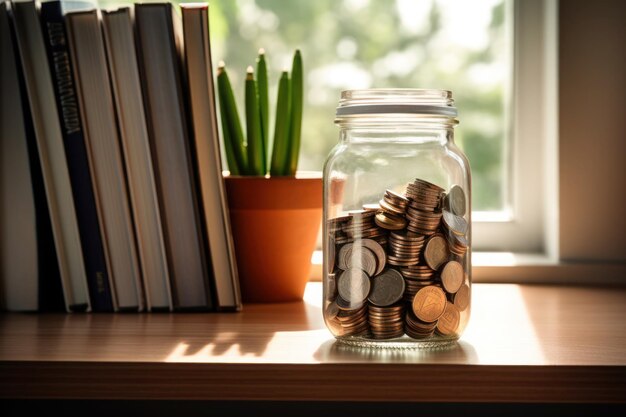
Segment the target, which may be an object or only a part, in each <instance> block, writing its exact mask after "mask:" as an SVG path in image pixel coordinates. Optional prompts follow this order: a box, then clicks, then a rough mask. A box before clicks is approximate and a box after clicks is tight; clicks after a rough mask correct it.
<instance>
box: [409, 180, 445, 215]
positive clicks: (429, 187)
mask: <svg viewBox="0 0 626 417" xmlns="http://www.w3.org/2000/svg"><path fill="white" fill-rule="evenodd" d="M443 191H444V190H443V188H441V187H439V186H437V185H435V184H432V183H430V182H428V181H424V180H420V179H419V178H418V179H416V180H415V181H414V182H412V183H411V184H409V185H408V186H407V188H406V196H407V198H408V199H409V207H411V208H414V209H416V210H420V211H438V209H439V208H440V207H441V197H442V195H443Z"/></svg>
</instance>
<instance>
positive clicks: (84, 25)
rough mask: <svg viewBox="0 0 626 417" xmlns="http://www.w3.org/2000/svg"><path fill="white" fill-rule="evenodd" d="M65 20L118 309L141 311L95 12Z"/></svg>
mask: <svg viewBox="0 0 626 417" xmlns="http://www.w3.org/2000/svg"><path fill="white" fill-rule="evenodd" d="M66 21H67V31H68V42H69V44H70V50H71V52H72V57H73V61H72V65H73V66H74V74H75V76H76V91H77V96H78V98H79V101H80V104H81V106H80V108H81V115H82V120H83V124H84V135H85V140H86V144H87V149H88V154H89V165H90V168H91V171H92V179H93V184H94V190H95V194H96V205H97V207H98V213H99V218H100V222H101V229H102V231H103V241H104V246H105V252H106V254H107V259H108V265H109V274H110V275H111V277H112V281H113V283H114V287H115V291H114V292H115V299H116V301H117V307H118V309H121V310H123V309H133V310H134V309H138V310H142V309H143V288H142V285H141V271H140V267H139V262H138V260H137V249H136V242H135V233H134V225H133V222H132V218H131V212H130V207H129V205H130V204H129V201H128V191H127V185H126V178H125V175H124V165H123V159H122V158H123V157H122V152H121V148H120V141H119V137H118V132H117V124H116V117H115V111H114V107H113V97H112V93H111V88H110V79H109V73H108V67H107V62H106V54H105V51H104V40H103V36H102V30H101V26H100V19H99V12H98V11H96V10H93V11H90V12H76V13H69V14H68V15H67V16H66Z"/></svg>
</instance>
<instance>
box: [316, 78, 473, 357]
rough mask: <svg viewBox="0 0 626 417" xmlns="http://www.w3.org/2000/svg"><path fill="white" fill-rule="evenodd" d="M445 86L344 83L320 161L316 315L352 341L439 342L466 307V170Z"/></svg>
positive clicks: (453, 330) (448, 337)
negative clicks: (320, 290)
mask: <svg viewBox="0 0 626 417" xmlns="http://www.w3.org/2000/svg"><path fill="white" fill-rule="evenodd" d="M456 116H457V111H456V108H455V107H454V100H453V99H452V93H451V92H450V91H443V90H417V89H373V90H354V91H344V92H343V93H342V94H341V100H340V101H339V106H338V107H337V113H336V119H335V123H336V124H337V125H338V126H339V127H340V135H339V143H338V144H337V146H335V148H334V149H333V150H332V152H331V153H330V155H329V156H328V159H327V160H326V164H325V166H324V231H323V234H324V235H323V240H324V269H323V271H324V277H323V280H324V303H323V307H324V308H323V311H324V320H325V322H326V325H327V327H328V329H329V330H330V331H331V332H332V334H333V335H334V336H335V337H336V338H337V339H338V340H339V341H341V342H345V343H347V344H351V345H356V346H376V347H438V346H442V345H446V344H451V343H453V342H454V341H455V340H457V339H458V338H459V336H460V335H461V333H462V332H463V330H464V329H465V326H466V325H467V321H468V319H469V314H470V293H471V262H470V261H471V212H472V211H471V176H470V167H469V162H468V160H467V158H466V157H465V155H464V154H463V152H461V150H460V149H459V148H458V147H457V146H456V145H455V143H454V126H455V125H456V124H457V123H458V121H457V119H456Z"/></svg>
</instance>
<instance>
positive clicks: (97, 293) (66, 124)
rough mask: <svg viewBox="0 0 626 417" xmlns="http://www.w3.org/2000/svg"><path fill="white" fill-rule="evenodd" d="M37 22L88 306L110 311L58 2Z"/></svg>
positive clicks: (49, 5)
mask: <svg viewBox="0 0 626 417" xmlns="http://www.w3.org/2000/svg"><path fill="white" fill-rule="evenodd" d="M41 25H42V31H43V34H44V39H45V42H46V53H47V55H48V62H49V63H50V71H51V72H52V81H53V84H54V94H55V96H56V102H57V108H58V112H59V119H60V121H61V130H62V133H63V143H64V144H65V154H66V157H67V166H68V170H69V173H70V181H71V183H72V194H73V196H74V205H75V207H76V216H77V220H78V229H79V233H80V240H81V247H82V250H83V258H84V261H85V269H86V273H87V284H88V287H89V297H90V299H91V306H92V308H93V310H94V311H112V310H113V299H112V294H111V286H110V283H109V276H108V271H107V265H106V258H105V254H104V244H103V242H102V234H101V232H100V224H99V221H98V211H97V207H96V199H95V194H94V190H93V185H92V182H91V172H90V170H89V159H88V155H87V148H86V145H85V137H84V135H83V129H82V123H81V119H80V109H79V107H78V99H77V97H76V88H75V81H74V74H73V72H72V63H71V56H70V53H69V47H68V45H67V35H66V30H65V21H64V18H63V12H62V10H61V2H59V1H52V2H45V3H43V4H42V5H41Z"/></svg>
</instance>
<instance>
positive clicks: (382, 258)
mask: <svg viewBox="0 0 626 417" xmlns="http://www.w3.org/2000/svg"><path fill="white" fill-rule="evenodd" d="M357 244H361V245H363V246H364V247H366V248H367V249H369V250H371V251H372V253H373V254H374V255H375V256H376V271H375V273H374V274H373V275H378V274H380V273H381V272H382V271H383V269H385V265H386V262H387V254H386V253H385V250H384V249H383V247H382V246H380V244H379V243H378V242H376V241H375V240H371V239H363V240H360V241H357ZM370 276H371V275H370Z"/></svg>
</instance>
